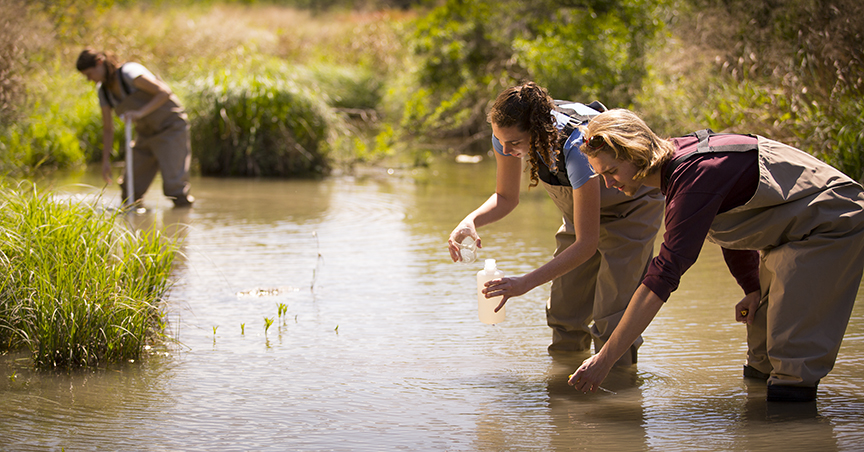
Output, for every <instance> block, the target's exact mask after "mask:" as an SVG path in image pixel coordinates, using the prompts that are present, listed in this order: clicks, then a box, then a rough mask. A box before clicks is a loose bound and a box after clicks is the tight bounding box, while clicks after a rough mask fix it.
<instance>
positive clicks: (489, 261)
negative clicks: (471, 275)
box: [483, 259, 496, 271]
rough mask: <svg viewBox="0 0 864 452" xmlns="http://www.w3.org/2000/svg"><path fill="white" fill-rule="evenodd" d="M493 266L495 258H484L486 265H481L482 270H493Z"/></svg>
mask: <svg viewBox="0 0 864 452" xmlns="http://www.w3.org/2000/svg"><path fill="white" fill-rule="evenodd" d="M495 268H496V266H495V259H486V265H485V266H484V267H483V270H486V271H495Z"/></svg>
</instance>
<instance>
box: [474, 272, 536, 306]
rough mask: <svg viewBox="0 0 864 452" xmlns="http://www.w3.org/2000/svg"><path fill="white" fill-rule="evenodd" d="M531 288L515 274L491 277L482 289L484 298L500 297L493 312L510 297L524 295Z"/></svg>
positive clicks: (523, 279) (522, 278)
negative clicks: (513, 275) (497, 277)
mask: <svg viewBox="0 0 864 452" xmlns="http://www.w3.org/2000/svg"><path fill="white" fill-rule="evenodd" d="M531 289H533V287H528V285H527V283H526V282H525V278H524V277H522V276H516V277H508V278H501V279H493V280H492V281H489V282H487V283H486V288H485V289H483V293H484V294H486V298H494V297H501V303H498V306H497V307H496V308H495V312H498V311H499V310H501V308H503V307H504V304H506V303H507V300H509V299H510V298H512V297H518V296H520V295H525V293H527V292H528V291H529V290H531Z"/></svg>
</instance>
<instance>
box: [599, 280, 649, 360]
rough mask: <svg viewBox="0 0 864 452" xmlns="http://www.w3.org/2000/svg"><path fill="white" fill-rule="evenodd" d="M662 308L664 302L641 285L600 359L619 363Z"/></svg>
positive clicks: (603, 349) (602, 350) (602, 351)
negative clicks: (619, 359)
mask: <svg viewBox="0 0 864 452" xmlns="http://www.w3.org/2000/svg"><path fill="white" fill-rule="evenodd" d="M662 307H663V300H661V299H660V297H658V296H657V295H655V294H654V292H651V290H650V289H649V288H648V287H647V286H645V285H642V284H640V285H639V288H638V289H636V293H634V294H633V297H632V298H631V299H630V304H629V305H628V306H627V309H626V310H625V311H624V316H623V317H622V318H621V322H620V323H619V324H618V326H617V327H615V331H613V332H612V336H611V337H610V338H609V341H607V342H606V344H605V345H604V346H603V348H602V349H600V352H598V353H597V354H598V355H601V356H600V357H599V358H600V359H602V360H603V361H605V362H607V363H614V362H615V361H617V360H618V358H620V357H621V356H622V355H624V353H625V352H626V351H627V350H628V349H629V348H630V346H631V345H632V344H633V342H635V341H636V340H637V339H638V338H639V336H640V335H641V334H642V333H643V332H644V331H645V329H646V328H648V325H650V324H651V321H652V320H654V317H655V316H656V315H657V313H658V312H660V308H662Z"/></svg>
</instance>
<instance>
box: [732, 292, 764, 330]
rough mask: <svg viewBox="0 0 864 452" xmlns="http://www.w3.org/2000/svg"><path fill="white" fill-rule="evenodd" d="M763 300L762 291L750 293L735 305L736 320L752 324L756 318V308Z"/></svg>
mask: <svg viewBox="0 0 864 452" xmlns="http://www.w3.org/2000/svg"><path fill="white" fill-rule="evenodd" d="M760 301H762V293H761V292H760V291H758V290H754V291H753V292H750V293H748V294H747V295H745V296H744V298H743V299H742V300H741V301H739V302H738V304H736V305H735V321H736V322H741V323H744V324H747V325H752V324H753V320H754V319H755V318H756V308H758V307H759V302H760Z"/></svg>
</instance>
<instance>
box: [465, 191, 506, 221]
mask: <svg viewBox="0 0 864 452" xmlns="http://www.w3.org/2000/svg"><path fill="white" fill-rule="evenodd" d="M518 203H519V202H518V201H515V202H513V201H508V200H505V199H504V198H503V197H501V195H499V194H498V193H493V194H492V196H490V197H489V199H487V200H486V202H484V203H483V204H482V205H480V207H478V208H477V209H476V210H474V211H473V212H471V213H469V214H468V215H467V216H466V217H465V219H463V220H462V222H463V223H465V222H469V221H470V222H472V223H473V224H474V227H477V228H479V227H481V226H486V225H488V224H492V223H494V222H496V221H498V220H500V219H502V218H504V217H506V216H507V215H509V214H510V212H512V211H513V209H515V208H516V205H518Z"/></svg>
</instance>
